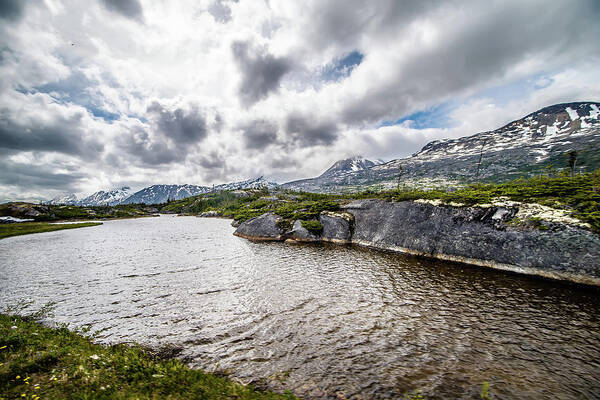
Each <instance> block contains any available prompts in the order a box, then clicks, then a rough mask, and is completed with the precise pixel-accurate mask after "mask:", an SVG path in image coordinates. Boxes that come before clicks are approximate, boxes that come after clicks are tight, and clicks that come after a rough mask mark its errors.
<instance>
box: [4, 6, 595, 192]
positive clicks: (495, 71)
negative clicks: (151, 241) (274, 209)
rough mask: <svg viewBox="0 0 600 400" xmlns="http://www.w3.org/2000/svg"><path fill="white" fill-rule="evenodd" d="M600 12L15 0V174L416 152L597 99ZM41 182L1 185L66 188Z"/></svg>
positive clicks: (273, 169)
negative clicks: (533, 114)
mask: <svg viewBox="0 0 600 400" xmlns="http://www.w3.org/2000/svg"><path fill="white" fill-rule="evenodd" d="M120 16H123V17H124V18H120ZM24 18H26V22H27V23H24ZM598 20H600V5H599V3H598V1H595V0H578V1H576V2H567V1H554V2H548V1H547V0H530V1H526V2H524V1H522V0H502V1H500V0H492V1H489V2H481V1H478V0H406V1H397V0H380V1H376V2H364V1H362V0H330V1H327V2H323V1H319V0H306V1H302V2H298V1H291V0H280V1H276V2H274V1H268V2H247V1H246V2H243V1H240V2H234V1H228V0H204V1H202V2H193V1H184V2H180V1H178V2H171V1H146V0H144V1H141V0H136V1H131V0H130V1H116V0H99V2H98V3H96V4H93V5H92V6H90V4H89V3H88V2H82V1H78V0H60V1H56V0H45V1H34V2H32V1H7V0H0V33H1V34H0V76H2V79H0V158H1V159H2V161H3V162H4V163H0V175H3V174H5V171H6V174H7V175H8V174H9V171H10V174H11V176H16V175H14V173H15V171H21V172H19V173H20V174H22V173H23V172H26V171H24V170H23V168H24V166H26V165H31V166H32V171H33V170H39V171H45V172H46V173H47V174H49V176H47V177H43V179H46V180H47V181H46V182H48V184H50V183H52V184H55V185H56V187H57V188H59V187H60V188H67V187H68V188H72V189H73V191H75V192H77V193H78V194H89V193H91V192H93V191H96V190H104V189H107V188H110V187H113V186H115V185H120V184H122V183H124V184H125V183H126V184H131V185H132V186H134V188H138V189H139V188H141V187H143V186H146V185H150V184H154V183H191V184H198V185H210V184H212V183H215V184H218V183H223V182H227V181H234V180H241V179H247V178H251V177H253V176H255V174H265V176H266V177H268V178H270V179H275V180H280V181H284V180H292V179H298V178H304V177H310V176H315V175H318V174H319V173H321V172H322V171H323V170H325V169H326V168H328V167H329V166H330V165H331V164H332V163H333V162H335V161H336V160H337V159H341V158H346V157H348V156H350V155H355V154H356V153H361V154H362V155H364V156H366V157H368V158H372V159H376V158H385V159H392V158H396V157H402V156H406V155H410V154H411V153H413V152H414V151H416V150H418V149H419V148H420V147H422V146H423V145H424V144H426V143H427V141H430V140H433V139H441V138H444V137H457V136H464V135H470V134H474V133H476V132H478V131H481V130H489V129H495V128H498V127H499V126H501V125H502V124H503V123H506V122H508V121H510V120H514V119H517V118H519V117H522V116H524V115H526V114H527V113H530V112H532V111H535V110H537V109H539V108H541V107H543V106H547V105H550V104H554V103H559V102H568V101H575V100H591V101H598V100H600V70H599V69H598V68H597V65H598V60H600V47H599V46H597V45H596V41H595V40H594V38H597V37H599V36H600V24H598V23H597V21H598ZM11 21H12V22H15V23H11ZM131 21H137V22H143V23H131ZM411 121H412V122H411ZM388 125H390V126H388ZM357 149H358V150H357ZM307 159H310V160H311V162H310V163H306V160H307ZM67 175H74V176H77V177H78V179H77V180H73V181H71V180H68V179H67ZM79 178H80V179H79ZM6 179H8V178H6ZM27 179H30V180H27ZM27 179H26V178H21V181H20V182H21V183H22V184H19V183H18V180H17V179H16V178H11V182H13V183H14V185H12V186H11V185H7V184H6V183H4V184H1V183H0V192H3V193H5V194H6V193H13V194H17V195H18V194H19V193H22V194H23V198H30V197H32V196H34V195H35V196H37V195H40V196H48V197H52V196H53V195H54V193H53V190H52V188H51V187H50V186H45V188H43V187H44V186H43V179H42V178H39V179H40V180H39V182H38V183H39V184H40V186H39V189H30V188H29V187H28V186H27V185H37V184H38V183H36V182H34V181H33V178H27ZM61 181H62V182H63V183H62V184H61V183H60V182H61ZM15 182H16V183H15ZM3 185H4V186H3ZM5 197H6V196H5Z"/></svg>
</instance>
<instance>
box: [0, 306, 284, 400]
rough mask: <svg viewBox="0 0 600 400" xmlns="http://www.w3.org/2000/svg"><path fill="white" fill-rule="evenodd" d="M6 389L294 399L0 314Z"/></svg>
mask: <svg viewBox="0 0 600 400" xmlns="http://www.w3.org/2000/svg"><path fill="white" fill-rule="evenodd" d="M172 354H174V352H173V351H170V352H166V353H165V354H163V355H167V356H170V355H172ZM0 388H2V389H1V391H0V397H2V398H14V399H16V398H26V399H37V398H47V399H293V398H294V397H293V396H292V395H291V394H283V395H280V394H276V393H271V392H261V391H258V390H255V389H253V388H252V387H250V386H244V385H241V384H239V383H235V382H233V381H231V380H229V379H227V378H225V377H220V376H216V375H213V374H208V373H205V372H203V371H200V370H193V369H190V368H188V367H187V366H185V365H184V364H183V363H182V362H181V361H180V360H177V359H164V358H160V357H159V356H157V355H156V354H152V353H150V352H148V351H147V350H145V349H143V348H141V347H139V346H126V345H116V346H108V347H107V346H101V345H97V344H93V343H92V342H91V341H90V340H89V339H88V338H86V337H84V336H82V335H80V334H78V333H75V332H71V331H69V330H68V329H66V327H65V326H63V327H60V328H58V329H52V328H47V327H44V326H42V325H40V324H39V323H37V322H35V321H34V320H33V319H31V318H23V317H18V316H14V315H8V314H0Z"/></svg>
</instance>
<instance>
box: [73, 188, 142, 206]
mask: <svg viewBox="0 0 600 400" xmlns="http://www.w3.org/2000/svg"><path fill="white" fill-rule="evenodd" d="M130 195H131V188H130V187H129V186H123V187H122V188H119V189H113V190H109V191H106V192H105V191H104V190H100V191H99V192H96V193H94V194H92V195H89V196H88V197H86V198H84V199H81V200H80V201H79V202H78V203H77V205H80V206H114V205H117V204H119V203H121V202H122V201H123V200H124V199H126V198H127V197H129V196H130Z"/></svg>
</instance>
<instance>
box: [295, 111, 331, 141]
mask: <svg viewBox="0 0 600 400" xmlns="http://www.w3.org/2000/svg"><path fill="white" fill-rule="evenodd" d="M285 128H286V132H287V133H288V134H289V137H290V138H291V139H292V141H293V142H294V143H295V144H297V145H299V146H301V147H311V146H317V145H331V144H332V143H333V142H335V140H336V139H337V131H338V127H337V125H336V124H335V123H334V122H333V121H316V120H315V118H314V117H310V116H307V115H302V114H292V115H289V116H288V117H287V120H286V126H285Z"/></svg>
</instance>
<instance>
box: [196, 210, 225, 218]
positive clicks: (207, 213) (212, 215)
mask: <svg viewBox="0 0 600 400" xmlns="http://www.w3.org/2000/svg"><path fill="white" fill-rule="evenodd" d="M220 216H221V214H219V212H218V211H204V212H203V213H202V214H200V215H198V217H200V218H216V217H220Z"/></svg>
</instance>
